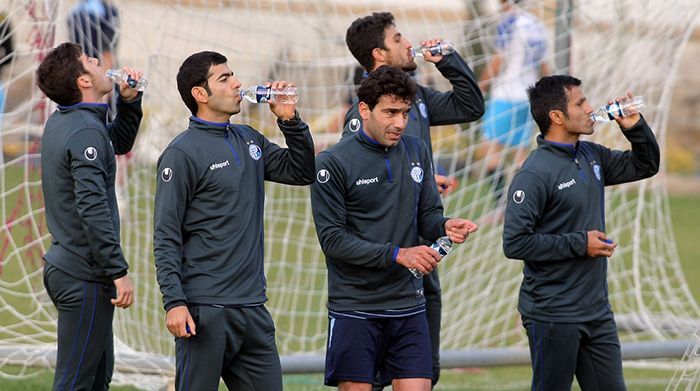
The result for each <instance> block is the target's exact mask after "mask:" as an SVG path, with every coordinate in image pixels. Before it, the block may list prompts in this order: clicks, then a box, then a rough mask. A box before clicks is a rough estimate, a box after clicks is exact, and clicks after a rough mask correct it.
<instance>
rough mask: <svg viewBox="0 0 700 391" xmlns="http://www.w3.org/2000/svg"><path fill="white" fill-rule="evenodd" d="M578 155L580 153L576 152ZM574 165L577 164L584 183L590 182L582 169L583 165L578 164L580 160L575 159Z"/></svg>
mask: <svg viewBox="0 0 700 391" xmlns="http://www.w3.org/2000/svg"><path fill="white" fill-rule="evenodd" d="M576 153H577V154H578V152H576ZM574 163H576V169H578V174H579V176H580V177H581V179H582V180H583V181H584V182H588V179H587V178H586V173H585V172H584V171H583V170H582V169H581V165H580V164H579V162H578V158H577V157H574Z"/></svg>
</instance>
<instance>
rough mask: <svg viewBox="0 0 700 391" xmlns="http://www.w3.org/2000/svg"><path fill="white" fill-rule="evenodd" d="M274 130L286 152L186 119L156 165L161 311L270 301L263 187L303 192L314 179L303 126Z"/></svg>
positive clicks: (254, 135) (253, 136)
mask: <svg viewBox="0 0 700 391" xmlns="http://www.w3.org/2000/svg"><path fill="white" fill-rule="evenodd" d="M290 123H291V124H290ZM277 124H278V126H279V128H280V130H281V131H282V133H283V134H284V137H285V140H286V142H287V146H288V148H281V147H280V146H278V145H277V144H274V143H272V142H270V141H269V140H268V139H267V138H266V137H265V136H263V135H262V134H260V133H259V132H258V131H256V130H255V129H253V128H251V127H249V126H247V125H238V124H231V123H228V122H226V123H213V122H207V121H204V120H201V119H199V118H196V117H191V118H190V124H189V128H188V129H187V130H186V131H184V132H183V133H181V134H180V135H178V136H177V137H175V139H173V140H172V141H171V142H170V144H169V145H168V147H167V148H166V149H165V151H163V153H162V155H161V156H160V158H159V159H158V178H157V180H158V185H157V189H156V197H155V216H154V224H155V225H154V240H153V241H154V253H155V263H156V276H157V279H158V284H159V285H160V290H161V292H162V294H163V305H164V307H165V310H166V311H167V310H169V309H170V308H172V307H175V306H178V305H183V304H215V305H224V306H250V305H260V304H263V303H264V302H265V301H267V296H266V289H267V287H266V281H265V275H264V270H263V248H264V244H263V236H264V234H263V209H264V203H265V192H264V181H266V180H267V181H273V182H279V183H284V184H290V185H308V184H310V183H311V182H312V181H313V178H314V175H315V170H314V144H313V140H312V138H311V134H310V133H309V127H308V125H307V124H305V123H304V122H302V121H301V120H298V119H297V120H291V121H287V122H284V121H279V120H278V121H277Z"/></svg>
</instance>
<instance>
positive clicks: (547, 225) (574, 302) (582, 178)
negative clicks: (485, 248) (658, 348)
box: [503, 76, 659, 391]
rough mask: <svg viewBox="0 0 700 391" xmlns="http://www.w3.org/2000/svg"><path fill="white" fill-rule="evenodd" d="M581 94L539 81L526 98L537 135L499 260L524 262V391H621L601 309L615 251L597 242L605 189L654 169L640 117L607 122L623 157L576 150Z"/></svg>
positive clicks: (512, 191)
mask: <svg viewBox="0 0 700 391" xmlns="http://www.w3.org/2000/svg"><path fill="white" fill-rule="evenodd" d="M580 85H581V81H580V80H578V79H576V78H574V77H571V76H548V77H544V78H542V79H540V80H539V81H538V82H537V84H535V85H534V86H532V87H530V88H529V89H528V94H529V97H530V106H531V111H532V116H533V118H534V119H535V121H536V122H537V124H538V125H539V128H540V132H541V133H542V134H541V135H539V136H538V138H537V143H538V147H537V149H535V150H534V151H532V152H531V153H530V156H529V157H528V158H527V159H526V160H525V162H524V164H523V166H522V169H521V170H520V172H518V174H516V176H515V178H514V179H513V182H512V184H511V186H510V188H509V190H508V204H507V207H506V213H505V225H504V228H503V250H504V252H505V255H506V256H507V257H508V258H514V259H522V260H523V261H524V262H525V267H524V269H523V275H524V278H523V283H522V285H521V287H520V299H519V303H518V310H519V311H520V314H521V315H522V319H523V326H524V327H525V329H526V331H527V336H528V340H529V342H530V355H531V358H532V373H533V377H532V389H533V390H570V389H571V384H572V381H573V377H574V375H576V378H577V379H578V383H579V385H580V386H581V388H582V389H583V390H610V391H615V390H624V389H625V383H624V379H623V376H622V360H621V354H620V342H619V339H618V336H617V328H616V326H615V319H614V317H613V313H612V310H611V308H610V303H609V301H608V287H607V264H608V257H610V256H612V254H613V251H614V250H615V248H616V247H617V243H615V242H614V241H613V239H612V238H609V237H608V236H607V235H606V233H605V232H606V227H605V210H604V205H605V200H604V195H605V193H604V186H611V185H616V184H619V183H625V182H632V181H637V180H640V179H644V178H649V177H651V176H653V175H654V174H656V172H657V171H658V169H659V146H658V144H657V143H656V139H655V138H654V134H653V133H652V132H651V129H650V128H649V126H648V125H647V123H646V121H645V120H644V118H643V117H642V116H641V115H640V114H639V113H634V114H631V115H629V116H627V117H624V118H620V117H615V121H616V122H617V123H618V125H619V126H620V129H621V130H622V134H623V135H624V136H625V137H626V138H627V139H628V140H629V141H630V143H631V144H632V150H631V151H630V150H628V151H618V150H610V149H608V148H606V147H604V146H602V145H599V144H596V143H592V142H587V141H580V140H579V137H580V136H581V135H590V134H592V133H593V120H592V119H591V116H590V115H591V113H592V112H593V109H592V108H591V105H590V104H589V103H588V100H587V99H586V96H585V95H584V93H583V91H582V90H581V87H580ZM628 96H629V97H630V98H631V97H632V94H631V93H628ZM620 99H622V98H617V100H618V101H619V100H620ZM610 103H612V102H610Z"/></svg>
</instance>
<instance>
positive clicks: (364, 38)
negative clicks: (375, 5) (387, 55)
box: [345, 12, 394, 72]
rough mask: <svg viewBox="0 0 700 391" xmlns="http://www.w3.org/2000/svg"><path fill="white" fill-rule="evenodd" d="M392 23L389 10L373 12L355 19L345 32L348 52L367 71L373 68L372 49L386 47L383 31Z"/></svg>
mask: <svg viewBox="0 0 700 391" xmlns="http://www.w3.org/2000/svg"><path fill="white" fill-rule="evenodd" d="M393 25H394V15H392V14H391V12H375V13H373V14H372V15H368V16H365V17H363V18H358V19H355V21H354V22H352V24H351V25H350V27H348V30H347V31H346V32H345V43H346V44H347V45H348V49H350V53H352V55H353V56H354V57H355V59H357V62H359V63H360V65H362V66H363V67H364V68H365V70H366V71H367V72H369V71H371V70H372V68H374V57H372V51H373V50H374V49H375V48H380V49H386V46H384V38H385V37H384V32H385V30H386V29H387V28H388V27H389V26H393Z"/></svg>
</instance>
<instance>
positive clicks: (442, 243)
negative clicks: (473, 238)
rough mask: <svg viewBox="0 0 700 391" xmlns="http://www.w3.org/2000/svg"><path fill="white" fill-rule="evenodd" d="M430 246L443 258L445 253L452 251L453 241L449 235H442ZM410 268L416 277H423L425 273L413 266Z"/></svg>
mask: <svg viewBox="0 0 700 391" xmlns="http://www.w3.org/2000/svg"><path fill="white" fill-rule="evenodd" d="M430 248H432V249H433V250H435V251H437V253H438V254H440V259H442V258H444V257H445V255H447V254H449V253H450V251H452V241H451V240H450V238H449V236H441V237H439V238H438V240H436V241H435V243H433V244H431V245H430ZM408 270H410V271H411V273H413V276H414V277H416V278H421V277H423V273H421V272H420V271H418V270H417V269H414V268H412V267H411V268H408Z"/></svg>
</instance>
